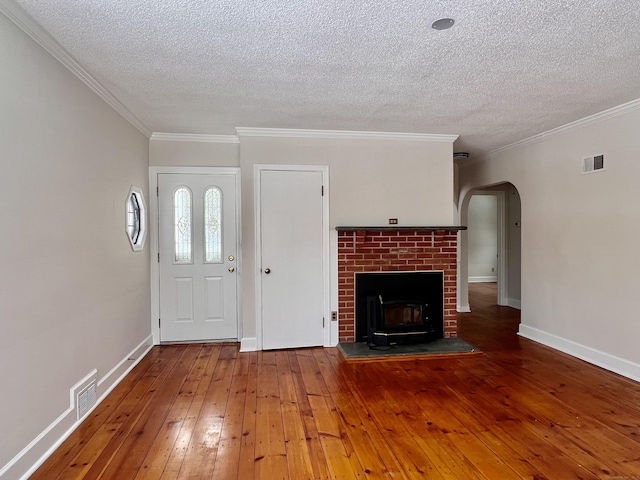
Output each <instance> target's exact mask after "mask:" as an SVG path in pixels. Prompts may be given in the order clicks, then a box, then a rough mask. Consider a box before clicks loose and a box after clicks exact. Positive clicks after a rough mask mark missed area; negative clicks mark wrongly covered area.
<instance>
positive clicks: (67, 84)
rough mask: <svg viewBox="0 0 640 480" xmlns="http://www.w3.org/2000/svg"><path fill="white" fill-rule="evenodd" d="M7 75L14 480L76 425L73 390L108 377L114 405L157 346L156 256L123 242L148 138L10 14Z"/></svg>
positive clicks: (4, 183)
mask: <svg viewBox="0 0 640 480" xmlns="http://www.w3.org/2000/svg"><path fill="white" fill-rule="evenodd" d="M0 65H2V67H1V68H0V148H1V154H0V172H1V173H0V192H1V195H2V201H1V202H0V225H2V232H3V233H2V236H1V240H0V246H1V248H0V321H1V323H2V333H1V334H0V365H2V367H1V368H0V385H1V386H2V395H0V425H2V435H1V436H0V437H1V439H0V472H2V471H3V467H5V469H4V474H3V475H2V478H11V479H15V478H19V477H20V475H22V474H23V473H24V472H25V471H26V469H27V468H29V467H30V466H31V465H33V463H34V462H35V461H37V459H38V458H40V456H41V455H42V454H43V453H44V452H45V451H46V449H48V448H49V447H50V446H51V443H47V442H50V440H51V439H50V438H49V437H45V438H44V439H43V441H41V442H39V443H38V444H36V445H35V446H34V447H33V448H31V449H30V450H29V451H28V452H27V453H26V455H25V456H24V457H21V458H20V459H18V460H17V462H16V463H15V464H13V465H12V466H9V465H8V464H9V462H11V461H12V459H16V456H17V455H18V453H19V452H20V451H21V450H22V449H23V448H25V447H26V446H27V445H28V444H29V443H30V442H32V441H33V440H34V439H35V438H36V437H37V436H38V435H39V434H41V433H42V432H43V431H44V430H45V429H46V428H47V427H49V426H54V427H55V428H53V433H54V434H55V435H57V437H56V438H55V439H54V440H57V438H59V437H60V436H61V434H62V433H64V432H65V431H66V430H67V429H68V428H69V427H70V426H71V425H72V424H73V423H74V422H75V412H71V413H68V414H67V415H63V414H64V413H65V410H66V409H68V408H69V406H70V403H69V392H70V388H71V387H72V386H73V385H74V384H76V383H77V382H78V381H79V380H80V379H82V378H83V377H84V376H85V375H87V374H88V373H89V372H90V371H91V370H92V369H97V370H98V380H99V381H101V380H103V381H105V382H106V383H101V384H100V386H99V388H98V395H100V394H102V393H104V390H105V389H106V388H107V387H108V386H109V385H110V384H111V383H112V382H113V381H114V380H115V379H114V378H111V377H110V378H108V379H106V378H105V375H106V374H107V373H108V372H109V371H111V370H112V369H113V368H114V367H116V366H117V365H118V364H119V362H121V361H123V360H126V358H127V355H128V354H129V352H131V351H132V350H133V349H135V348H136V346H138V345H140V344H141V343H142V342H144V341H145V339H147V338H148V336H149V334H150V325H149V318H150V307H149V288H150V284H149V256H148V248H145V250H144V251H142V252H136V253H134V252H133V251H132V249H131V247H130V245H129V242H128V240H127V237H126V234H125V200H126V197H127V194H128V192H129V189H130V187H131V185H137V186H139V187H141V188H142V189H143V190H144V191H145V192H146V191H147V183H148V140H147V138H146V137H145V136H144V135H142V134H140V133H139V132H138V131H137V130H136V129H134V128H133V127H132V126H131V125H130V124H129V123H128V122H126V121H125V120H123V119H122V118H121V117H120V116H119V115H118V114H117V113H115V111H114V110H113V109H111V108H110V107H109V106H107V105H106V104H105V103H104V102H103V101H102V100H100V99H99V98H98V97H97V96H95V95H94V94H93V93H91V91H90V90H89V89H88V88H87V87H86V86H85V85H84V84H83V83H82V82H80V81H79V80H78V79H77V78H76V77H75V76H73V75H72V74H71V73H70V72H69V71H68V70H67V69H66V68H65V67H63V66H62V65H61V64H59V63H58V62H57V61H55V60H54V59H53V58H52V57H51V56H50V55H49V54H47V53H46V52H45V51H44V50H42V49H41V48H40V47H38V46H37V45H36V44H35V43H34V42H33V41H32V40H31V39H30V38H28V37H27V36H26V35H25V34H24V33H23V32H22V31H21V30H19V29H18V28H17V27H16V26H15V25H14V24H13V23H12V22H10V21H9V20H8V19H7V18H6V17H5V16H4V15H1V14H0ZM61 416H62V417H61ZM59 417H61V418H59ZM56 420H58V423H56ZM9 467H10V468H9Z"/></svg>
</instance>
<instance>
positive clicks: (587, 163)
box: [582, 155, 604, 173]
mask: <svg viewBox="0 0 640 480" xmlns="http://www.w3.org/2000/svg"><path fill="white" fill-rule="evenodd" d="M602 170H604V155H595V156H593V157H587V158H583V159H582V173H593V172H598V171H602Z"/></svg>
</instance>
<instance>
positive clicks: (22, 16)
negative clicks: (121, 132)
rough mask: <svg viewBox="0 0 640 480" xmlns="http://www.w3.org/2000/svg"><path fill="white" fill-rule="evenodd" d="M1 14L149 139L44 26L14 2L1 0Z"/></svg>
mask: <svg viewBox="0 0 640 480" xmlns="http://www.w3.org/2000/svg"><path fill="white" fill-rule="evenodd" d="M0 12H1V13H3V14H4V15H5V16H6V17H7V18H8V19H9V20H11V21H12V22H13V23H15V24H16V25H17V26H18V28H20V29H21V30H22V31H23V32H24V33H26V34H27V35H29V37H31V38H32V39H33V40H34V41H35V42H36V43H37V44H38V45H40V46H41V47H42V48H44V49H45V50H46V51H47V52H48V53H49V54H50V55H51V56H52V57H53V58H55V59H56V60H57V61H58V62H60V63H61V64H62V65H64V66H65V67H66V68H67V69H68V70H69V71H70V72H71V73H73V74H74V75H75V76H76V77H78V78H79V79H80V80H81V81H82V82H84V84H85V85H87V86H88V87H89V88H90V89H91V90H92V91H93V92H94V93H95V94H96V95H98V96H99V97H100V98H101V99H102V100H104V101H105V102H106V103H107V104H108V105H109V106H110V107H111V108H113V109H114V110H115V111H116V112H118V113H119V114H120V115H121V116H122V117H123V118H124V119H125V120H127V121H128V122H129V123H130V124H131V125H133V126H134V127H135V128H136V129H137V130H138V131H139V132H140V133H142V134H143V135H144V136H146V137H147V138H149V137H150V136H151V130H149V129H148V128H147V126H146V125H144V124H143V123H142V122H141V121H140V120H139V119H138V117H136V116H135V115H134V114H133V113H132V112H131V111H130V110H129V109H128V108H127V107H126V106H125V105H124V104H123V103H122V102H120V100H118V99H117V98H116V97H115V96H114V95H113V94H112V93H111V92H110V91H109V90H107V89H106V88H105V87H104V86H103V85H102V84H101V83H100V82H99V81H98V80H97V79H96V78H95V77H94V76H93V75H91V74H90V73H89V72H88V71H87V70H85V69H84V67H83V66H82V65H80V64H79V63H78V62H77V61H76V59H75V58H73V57H72V56H71V54H70V53H69V52H67V50H65V48H64V47H62V45H60V44H59V43H58V42H57V41H56V39H55V38H53V37H52V36H51V34H50V33H49V32H47V31H46V30H45V29H44V28H42V26H41V25H40V24H39V23H37V22H36V21H35V20H34V19H33V18H31V17H30V16H29V15H28V14H27V13H26V12H25V11H24V10H23V9H22V7H20V6H19V5H18V4H16V3H15V2H14V1H13V0H0Z"/></svg>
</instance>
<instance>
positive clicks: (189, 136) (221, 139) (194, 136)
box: [150, 132, 240, 143]
mask: <svg viewBox="0 0 640 480" xmlns="http://www.w3.org/2000/svg"><path fill="white" fill-rule="evenodd" d="M150 139H151V140H158V141H163V142H201V143H240V139H239V138H238V137H237V136H236V135H208V134H201V133H162V132H153V133H152V134H151V138H150Z"/></svg>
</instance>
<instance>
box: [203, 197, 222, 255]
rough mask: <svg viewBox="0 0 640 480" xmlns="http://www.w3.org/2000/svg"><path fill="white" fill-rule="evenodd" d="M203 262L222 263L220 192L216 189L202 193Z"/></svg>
mask: <svg viewBox="0 0 640 480" xmlns="http://www.w3.org/2000/svg"><path fill="white" fill-rule="evenodd" d="M204 261H205V262H207V263H222V192H221V191H220V189H219V188H218V187H209V188H207V190H206V191H205V192H204Z"/></svg>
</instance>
